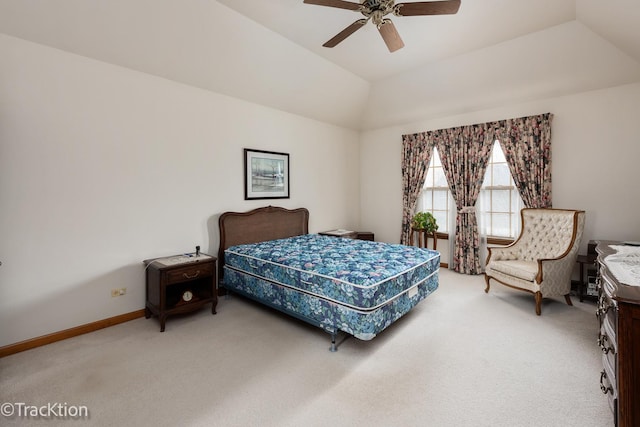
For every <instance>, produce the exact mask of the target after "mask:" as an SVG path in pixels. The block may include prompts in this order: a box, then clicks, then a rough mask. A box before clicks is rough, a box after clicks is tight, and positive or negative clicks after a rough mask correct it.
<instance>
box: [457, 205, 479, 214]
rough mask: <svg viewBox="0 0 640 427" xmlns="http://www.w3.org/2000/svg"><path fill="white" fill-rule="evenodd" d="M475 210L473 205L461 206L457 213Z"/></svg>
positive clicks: (468, 212)
mask: <svg viewBox="0 0 640 427" xmlns="http://www.w3.org/2000/svg"><path fill="white" fill-rule="evenodd" d="M475 212H476V207H475V206H463V207H462V209H458V213H459V214H470V213H475Z"/></svg>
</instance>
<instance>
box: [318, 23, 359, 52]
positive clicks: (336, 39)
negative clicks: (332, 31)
mask: <svg viewBox="0 0 640 427" xmlns="http://www.w3.org/2000/svg"><path fill="white" fill-rule="evenodd" d="M366 23H367V20H366V19H358V20H357V21H356V22H354V23H353V24H351V25H349V26H348V27H347V28H345V29H344V30H342V31H340V32H339V33H338V34H336V36H335V37H334V38H332V39H331V40H329V41H328V42H326V43H325V44H323V45H322V46H324V47H335V46H336V45H337V44H338V43H340V42H341V41H342V40H344V39H346V38H347V37H349V36H350V35H351V34H353V33H355V32H356V31H358V30H359V29H360V28H362V27H363V26H364V24H366Z"/></svg>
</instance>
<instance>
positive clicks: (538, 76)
mask: <svg viewBox="0 0 640 427" xmlns="http://www.w3.org/2000/svg"><path fill="white" fill-rule="evenodd" d="M352 1H356V0H352ZM407 2H411V1H410V0H407ZM360 16H361V15H359V14H358V13H357V12H352V11H349V10H344V9H336V8H329V7H322V6H316V5H309V4H304V3H303V0H189V1H184V0H91V1H86V0H56V1H51V0H0V33H2V34H5V35H8V36H10V37H16V38H19V39H23V40H27V41H30V42H35V43H38V44H42V45H46V46H50V47H52V48H54V49H58V50H61V51H65V52H70V53H72V54H76V55H81V56H84V57H87V58H92V59H95V60H98V61H102V62H104V63H107V64H113V65H116V66H120V67H126V68H129V69H132V70H136V71H139V72H143V73H146V74H149V75H153V76H158V77H161V78H166V79H170V80H173V81H176V82H179V83H183V84H187V85H190V86H195V87H198V88H202V89H205V90H209V91H212V92H215V93H218V94H222V95H228V96H232V97H234V98H238V99H243V100H246V101H249V102H253V103H257V104H261V105H265V106H267V107H270V108H275V109H278V110H282V111H286V112H289V113H293V114H297V115H300V116H304V117H308V118H311V119H314V120H320V121H323V122H326V123H330V124H335V125H338V126H342V127H345V128H350V129H355V130H362V129H373V128H378V127H382V126H390V125H395V124H400V123H407V122H409V121H415V120H427V119H429V118H431V117H442V116H446V115H453V114H457V113H460V112H463V111H475V110H478V109H482V108H487V107H491V106H494V105H500V104H501V103H502V104H505V103H514V102H522V101H526V100H532V99H544V98H548V97H553V96H559V95H564V94H568V93H578V92H581V91H586V90H594V89H599V88H604V87H611V86H616V85H621V84H627V83H630V82H637V81H640V0H606V1H605V0H462V3H461V6H460V10H459V12H458V13H457V14H455V15H442V16H422V17H392V19H393V21H394V23H395V25H396V27H397V29H398V31H399V33H400V35H401V36H402V38H403V40H404V43H405V47H404V48H402V49H400V50H398V51H396V52H394V53H389V51H388V50H387V48H386V46H385V44H384V42H383V41H382V39H381V37H380V35H379V34H378V32H377V30H376V29H375V27H374V26H373V25H372V24H368V25H367V26H366V27H364V28H362V29H360V30H359V31H357V32H356V33H355V34H353V35H352V36H351V37H349V38H347V39H346V40H345V41H344V42H342V43H341V44H339V45H338V46H336V47H335V48H332V49H327V48H323V47H322V44H323V43H324V42H325V41H327V40H328V39H330V38H331V37H333V36H334V35H335V34H337V33H338V32H339V31H341V30H342V29H343V28H345V27H346V26H348V25H349V24H351V23H352V22H354V21H355V20H356V19H358V18H359V17H360ZM2 34H0V36H1V35H2ZM0 77H1V76H0Z"/></svg>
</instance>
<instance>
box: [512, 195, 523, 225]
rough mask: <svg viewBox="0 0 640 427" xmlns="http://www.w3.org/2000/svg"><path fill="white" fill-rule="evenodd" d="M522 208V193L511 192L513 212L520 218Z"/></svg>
mask: <svg viewBox="0 0 640 427" xmlns="http://www.w3.org/2000/svg"><path fill="white" fill-rule="evenodd" d="M521 206H522V201H521V199H520V193H518V190H515V189H514V190H511V211H512V212H514V213H516V214H518V217H519V216H520V208H521ZM518 221H519V220H518Z"/></svg>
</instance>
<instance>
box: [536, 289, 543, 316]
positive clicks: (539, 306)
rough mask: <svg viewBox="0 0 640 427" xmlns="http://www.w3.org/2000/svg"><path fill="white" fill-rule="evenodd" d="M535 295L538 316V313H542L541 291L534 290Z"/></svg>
mask: <svg viewBox="0 0 640 427" xmlns="http://www.w3.org/2000/svg"><path fill="white" fill-rule="evenodd" d="M535 297H536V314H537V315H538V316H540V313H542V293H540V292H536V294H535Z"/></svg>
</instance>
